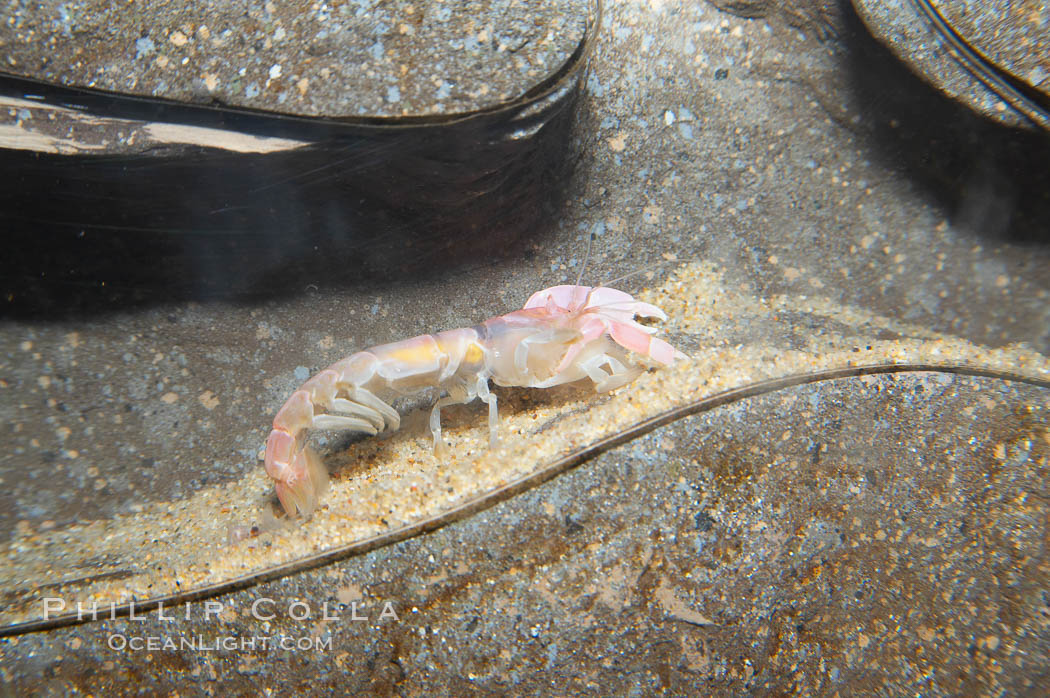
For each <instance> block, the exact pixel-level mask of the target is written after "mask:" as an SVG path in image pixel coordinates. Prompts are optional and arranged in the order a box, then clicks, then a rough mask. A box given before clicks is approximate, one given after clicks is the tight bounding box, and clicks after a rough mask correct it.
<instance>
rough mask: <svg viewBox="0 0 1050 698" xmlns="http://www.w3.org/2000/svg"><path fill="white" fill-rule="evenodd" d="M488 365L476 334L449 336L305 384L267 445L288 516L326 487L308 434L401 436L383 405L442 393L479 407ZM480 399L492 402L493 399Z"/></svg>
mask: <svg viewBox="0 0 1050 698" xmlns="http://www.w3.org/2000/svg"><path fill="white" fill-rule="evenodd" d="M485 361H486V356H485V350H484V349H483V348H482V347H481V346H480V345H479V343H478V334H477V332H476V331H475V330H473V329H469V328H467V329H459V330H450V331H448V332H441V333H439V334H437V335H421V336H419V337H413V338H411V339H406V340H404V341H401V342H394V343H391V344H383V345H380V346H377V347H373V348H371V349H369V350H367V351H362V352H358V353H356V354H353V355H351V356H348V357H347V358H345V359H341V360H340V361H337V362H335V363H334V364H332V365H331V366H329V367H328V368H326V369H324V370H323V371H321V372H320V373H318V374H317V375H315V376H314V377H312V378H310V379H309V380H308V381H306V382H305V383H303V384H302V386H300V387H299V389H298V390H296V391H295V393H293V394H292V396H291V397H290V398H289V399H288V401H287V402H286V403H285V404H284V406H283V407H281V409H280V411H278V413H277V416H276V417H275V418H274V422H273V431H271V432H270V436H269V438H268V439H267V442H266V456H265V458H266V472H267V473H268V474H269V475H270V477H272V478H273V479H274V480H276V481H277V483H278V486H277V493H278V497H279V498H280V500H281V504H282V505H283V506H284V508H285V510H286V511H287V512H288V513H289V514H294V513H295V512H296V510H299V511H302V512H304V513H305V512H308V511H309V510H310V509H311V508H312V507H313V506H314V504H315V503H316V499H317V496H318V495H319V494H320V492H321V491H322V489H323V486H324V483H325V481H326V479H327V474H326V473H325V471H324V468H323V466H321V465H320V459H319V457H318V456H317V455H316V454H314V453H313V451H311V450H310V449H309V448H308V447H306V445H305V442H306V437H307V433H308V432H309V431H310V430H312V429H330V430H343V431H354V432H360V433H365V434H373V435H374V434H377V433H379V432H380V431H387V430H388V431H393V430H396V429H397V428H399V426H400V425H401V417H400V415H399V414H398V413H397V410H395V409H394V408H393V407H392V406H391V405H389V404H388V403H387V402H385V401H384V399H387V400H388V399H389V398H390V397H392V396H395V395H398V394H411V393H415V392H418V391H420V390H422V389H425V388H437V387H449V388H451V389H453V390H454V391H455V393H456V394H458V393H459V392H460V390H462V388H463V386H466V385H468V384H469V385H470V386H471V388H467V389H466V391H465V392H464V396H465V397H469V398H470V399H473V398H474V397H475V396H476V395H479V394H481V392H480V391H478V389H477V388H476V387H474V386H476V382H477V381H478V380H479V377H480V376H482V375H487V374H485V372H484V370H483V369H484V365H485ZM461 373H463V374H466V376H463V375H460V374H461ZM377 393H378V394H379V395H377ZM380 395H381V396H382V398H381V397H380ZM482 396H483V397H484V398H486V401H489V400H494V398H491V397H489V396H488V394H487V391H486V392H485V393H484V394H483V395H482ZM493 406H494V402H490V407H493ZM434 418H435V419H437V418H438V411H437V410H435V413H434ZM432 421H433V420H432ZM439 435H440V427H439V428H438V430H437V432H436V436H439Z"/></svg>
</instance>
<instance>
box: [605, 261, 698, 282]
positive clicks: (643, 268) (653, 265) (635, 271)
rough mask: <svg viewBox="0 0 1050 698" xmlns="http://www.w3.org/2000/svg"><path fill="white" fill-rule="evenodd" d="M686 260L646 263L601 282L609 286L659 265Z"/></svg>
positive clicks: (681, 262) (679, 262)
mask: <svg viewBox="0 0 1050 698" xmlns="http://www.w3.org/2000/svg"><path fill="white" fill-rule="evenodd" d="M686 261H687V260H684V259H667V260H664V261H663V262H655V263H653V264H649V265H646V266H644V267H642V268H641V269H635V270H634V271H632V272H628V273H626V274H624V275H623V276H617V277H616V278H615V279H609V280H608V281H603V282H602V286H609V285H610V284H615V283H619V282H621V281H624V280H625V279H630V278H631V277H632V276H638V275H639V274H644V273H645V272H647V271H652V270H653V269H657V268H659V267H663V266H667V265H668V264H684V263H685V262H686Z"/></svg>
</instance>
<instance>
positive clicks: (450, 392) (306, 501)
mask: <svg viewBox="0 0 1050 698" xmlns="http://www.w3.org/2000/svg"><path fill="white" fill-rule="evenodd" d="M636 316H638V317H650V318H658V319H660V320H666V319H667V316H666V315H665V314H664V313H663V311H661V310H660V309H659V308H657V307H656V306H654V305H650V304H649V303H642V302H640V301H636V300H635V299H634V298H632V297H631V296H630V295H628V294H627V293H624V292H623V291H617V290H615V289H611V288H604V287H597V288H590V287H588V286H573V285H566V286H554V287H552V288H548V289H546V290H543V291H540V292H538V293H535V294H533V296H532V297H531V298H529V300H528V302H527V303H525V307H524V308H523V309H521V310H516V311H514V312H512V313H507V314H506V315H500V316H498V317H494V318H490V319H488V320H485V321H484V322H483V323H481V324H480V325H477V326H475V327H470V328H462V329H457V330H448V331H446V332H439V333H437V334H434V335H429V334H425V335H422V336H419V337H413V338H412V339H406V340H404V341H401V342H394V343H393V344H383V345H380V346H377V347H372V348H371V349H367V350H365V351H362V352H358V353H357V354H353V355H352V356H349V357H347V358H345V359H342V360H341V361H337V362H336V363H334V364H332V365H331V366H329V367H328V368H326V369H325V370H323V371H321V372H320V373H318V374H317V375H315V376H314V377H313V378H311V379H310V380H308V381H306V382H305V383H304V384H303V385H302V387H300V388H299V389H298V390H296V391H295V393H293V394H292V396H291V397H290V398H289V399H288V401H287V402H286V403H284V406H283V407H282V408H281V409H280V411H279V412H278V413H277V416H276V417H275V418H274V420H273V431H271V432H270V436H269V438H268V439H267V441H266V472H267V473H268V474H269V475H270V477H272V478H273V479H274V480H276V483H277V485H276V486H277V496H278V498H280V500H281V504H282V505H283V506H284V509H285V511H286V512H288V514H289V515H290V516H294V515H295V513H296V511H297V510H298V511H300V512H303V513H308V512H310V511H311V510H312V509H313V507H314V506H315V505H316V503H317V499H318V497H319V496H320V495H321V493H322V491H323V488H324V486H325V484H326V483H327V477H328V474H327V471H326V470H325V468H324V466H323V465H322V464H321V461H320V458H319V457H318V455H317V454H316V453H315V452H314V451H313V450H312V449H310V447H309V446H307V445H306V443H305V442H306V437H307V432H308V431H309V430H310V429H338V430H347V431H358V432H364V433H367V434H376V433H378V432H380V431H383V430H395V429H397V428H398V426H399V425H400V423H401V418H400V416H399V415H398V413H397V411H396V410H395V409H394V408H393V407H391V406H390V404H388V401H390V400H391V399H392V398H393V397H396V396H398V395H407V394H412V393H417V392H420V391H422V390H425V389H428V388H437V389H439V390H444V391H445V392H446V393H447V395H446V396H445V397H443V398H441V399H440V400H438V401H437V402H436V403H435V404H434V408H433V411H431V413H430V429H431V432H432V433H433V436H434V448H435V450H439V449H440V448H441V447H442V446H443V445H444V442H443V441H442V440H441V408H442V407H444V406H446V405H455V404H460V403H466V402H470V401H472V400H475V399H481V400H483V401H484V402H486V403H488V406H489V437H490V441H491V443H493V444H495V443H496V435H497V426H498V415H497V411H496V396H495V395H493V394H492V393H491V392H490V391H489V380H492V381H493V382H495V383H496V385H501V386H520V387H526V388H549V387H551V386H555V385H561V384H563V383H571V382H573V381H577V380H581V379H583V378H590V379H591V380H592V381H593V382H594V387H595V389H596V390H598V391H606V390H612V389H614V388H618V387H620V386H623V385H626V384H627V383H630V382H631V381H633V380H634V379H635V378H637V377H638V376H639V375H640V374H641V373H642V371H643V370H644V369H645V367H646V366H647V365H653V364H656V365H660V366H667V365H670V364H671V363H673V361H674V360H675V359H676V358H681V357H684V354H682V353H681V352H679V351H677V350H676V349H675V348H674V347H672V346H671V345H670V344H668V343H667V342H665V341H663V340H662V339H659V338H657V337H654V336H653V334H654V333H655V332H656V329H654V328H651V327H646V326H644V325H641V324H639V323H638V322H636V321H635V319H634V318H635V317H636Z"/></svg>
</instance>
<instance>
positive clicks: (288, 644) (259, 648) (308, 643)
mask: <svg viewBox="0 0 1050 698" xmlns="http://www.w3.org/2000/svg"><path fill="white" fill-rule="evenodd" d="M106 644H107V645H108V646H109V648H110V649H111V650H115V651H117V652H128V651H131V652H140V651H149V652H162V651H180V650H192V651H194V652H219V651H222V652H245V651H247V652H265V651H268V650H270V651H273V650H281V651H284V652H293V651H300V652H305V651H327V650H331V649H332V636H331V635H329V636H327V637H313V636H311V637H306V636H303V637H292V636H290V635H245V636H237V635H221V636H219V637H209V638H206V637H204V636H203V635H179V636H177V637H170V636H166V635H164V636H162V635H143V636H138V635H125V634H123V633H113V634H112V635H110V636H109V637H108V638H106Z"/></svg>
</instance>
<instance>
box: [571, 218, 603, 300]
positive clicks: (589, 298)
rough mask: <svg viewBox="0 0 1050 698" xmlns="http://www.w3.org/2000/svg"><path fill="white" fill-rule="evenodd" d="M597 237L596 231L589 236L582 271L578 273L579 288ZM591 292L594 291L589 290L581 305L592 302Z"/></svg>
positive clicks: (577, 286)
mask: <svg viewBox="0 0 1050 698" xmlns="http://www.w3.org/2000/svg"><path fill="white" fill-rule="evenodd" d="M595 237H597V236H596V235H595V234H594V233H591V236H590V237H589V238H587V251H586V252H585V253H584V254H583V264H581V265H580V273H579V274H577V275H576V288H579V287H580V282H581V281H583V272H585V271H586V270H587V262H589V261H590V259H591V246H592V245H593V244H594V238H595ZM591 293H592V291H588V292H587V295H586V296H584V298H583V303H581V304H580V305H581V307H584V306H586V305H587V303H588V302H590V300H591ZM573 295H574V296H575V295H576V291H575V290H573ZM573 300H574V301H575V300H576V299H575V298H573Z"/></svg>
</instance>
